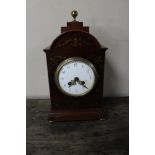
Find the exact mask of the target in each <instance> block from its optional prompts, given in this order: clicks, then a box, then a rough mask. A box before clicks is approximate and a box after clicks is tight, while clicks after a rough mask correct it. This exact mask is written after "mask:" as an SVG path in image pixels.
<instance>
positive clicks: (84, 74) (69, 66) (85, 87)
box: [55, 57, 97, 97]
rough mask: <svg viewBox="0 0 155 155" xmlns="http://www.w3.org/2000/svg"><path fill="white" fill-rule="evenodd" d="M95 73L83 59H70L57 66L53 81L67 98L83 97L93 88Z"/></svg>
mask: <svg viewBox="0 0 155 155" xmlns="http://www.w3.org/2000/svg"><path fill="white" fill-rule="evenodd" d="M96 79H97V72H96V69H95V67H94V66H93V64H92V63H91V62H90V61H88V60H86V59H83V58H79V57H72V58H69V59H66V60H64V61H63V62H62V63H60V65H59V66H58V68H57V70H56V73H55V80H56V84H57V86H58V88H59V89H60V90H61V91H62V92H63V93H64V94H66V95H69V96H75V97H78V96H83V95H86V94H88V93H89V92H90V91H91V90H92V89H93V87H94V85H95V82H96Z"/></svg>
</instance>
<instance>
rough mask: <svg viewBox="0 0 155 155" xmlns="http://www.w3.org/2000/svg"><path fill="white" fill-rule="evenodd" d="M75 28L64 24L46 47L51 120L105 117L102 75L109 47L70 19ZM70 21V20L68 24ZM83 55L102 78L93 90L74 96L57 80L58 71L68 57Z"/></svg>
mask: <svg viewBox="0 0 155 155" xmlns="http://www.w3.org/2000/svg"><path fill="white" fill-rule="evenodd" d="M71 23H72V24H73V25H75V26H74V29H70V28H66V29H65V28H64V27H62V29H61V30H62V34H61V35H60V36H58V37H57V38H56V39H55V40H54V41H53V43H52V44H51V46H50V47H48V48H46V49H44V51H45V53H46V59H47V69H48V79H49V89H50V98H51V112H50V113H49V117H48V119H49V121H68V120H92V119H100V118H103V117H104V116H103V115H104V114H103V110H102V107H101V105H102V104H101V103H103V78H104V76H103V75H104V59H105V51H106V50H107V48H106V47H101V45H100V44H99V42H98V41H97V39H96V38H95V37H94V36H92V35H91V34H90V33H89V29H88V27H87V28H84V29H79V27H77V26H76V23H77V24H79V23H80V22H74V21H73V22H71ZM67 25H68V24H67ZM71 57H81V58H84V59H87V60H89V61H90V62H92V63H93V65H94V66H95V68H96V70H97V73H98V75H99V78H98V80H97V82H96V85H95V87H94V88H93V90H92V91H91V92H90V93H89V94H87V95H85V96H81V97H71V96H67V95H65V94H63V93H62V92H61V91H60V90H59V89H58V87H57V86H56V83H55V78H54V77H55V71H56V69H57V67H58V65H59V64H60V63H61V62H62V61H64V60H65V59H68V58H71Z"/></svg>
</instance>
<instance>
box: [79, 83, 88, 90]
mask: <svg viewBox="0 0 155 155" xmlns="http://www.w3.org/2000/svg"><path fill="white" fill-rule="evenodd" d="M79 84H81V85H82V86H83V87H84V88H87V89H88V87H87V86H86V85H85V82H84V81H79Z"/></svg>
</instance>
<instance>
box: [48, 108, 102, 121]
mask: <svg viewBox="0 0 155 155" xmlns="http://www.w3.org/2000/svg"><path fill="white" fill-rule="evenodd" d="M82 120H83V121H84V120H85V121H86V120H104V112H103V110H101V109H66V110H52V111H51V112H50V113H49V114H48V121H49V122H62V121H82Z"/></svg>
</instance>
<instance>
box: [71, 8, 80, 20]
mask: <svg viewBox="0 0 155 155" xmlns="http://www.w3.org/2000/svg"><path fill="white" fill-rule="evenodd" d="M71 15H72V17H73V18H74V21H75V20H76V17H77V15H78V12H77V11H76V10H73V11H72V12H71Z"/></svg>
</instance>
